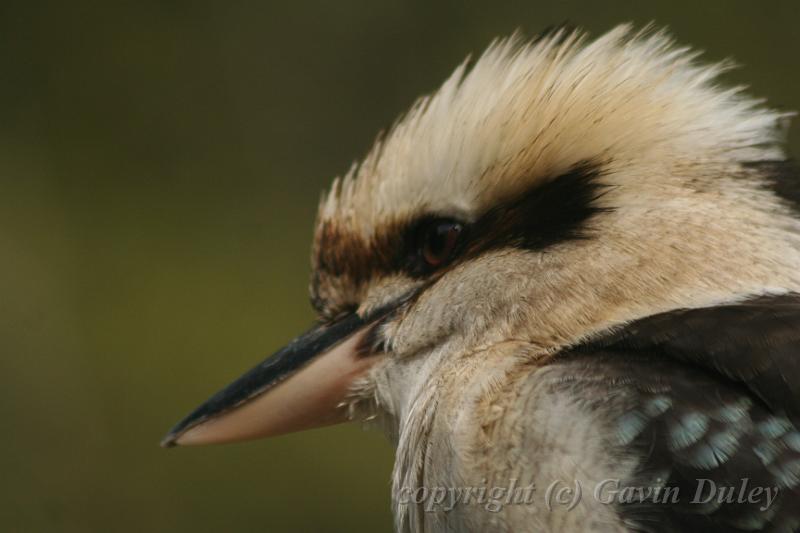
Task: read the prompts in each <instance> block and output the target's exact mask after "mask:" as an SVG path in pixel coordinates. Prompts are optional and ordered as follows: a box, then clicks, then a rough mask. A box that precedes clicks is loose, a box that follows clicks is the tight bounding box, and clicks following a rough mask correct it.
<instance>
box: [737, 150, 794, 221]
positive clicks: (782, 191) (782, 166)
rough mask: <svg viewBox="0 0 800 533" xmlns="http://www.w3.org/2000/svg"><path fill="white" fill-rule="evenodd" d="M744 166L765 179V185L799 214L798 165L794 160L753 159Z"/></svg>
mask: <svg viewBox="0 0 800 533" xmlns="http://www.w3.org/2000/svg"><path fill="white" fill-rule="evenodd" d="M744 167H745V169H747V170H750V171H755V172H756V173H757V175H759V176H760V177H761V178H763V179H764V180H766V184H767V186H769V188H770V189H771V190H772V191H774V192H775V194H777V195H778V196H779V197H780V198H781V199H782V200H783V201H784V202H786V203H787V204H788V205H789V206H790V207H792V209H793V210H794V212H795V214H796V215H800V166H798V164H797V162H796V161H794V160H791V159H788V160H775V161H754V162H752V163H747V164H745V165H744Z"/></svg>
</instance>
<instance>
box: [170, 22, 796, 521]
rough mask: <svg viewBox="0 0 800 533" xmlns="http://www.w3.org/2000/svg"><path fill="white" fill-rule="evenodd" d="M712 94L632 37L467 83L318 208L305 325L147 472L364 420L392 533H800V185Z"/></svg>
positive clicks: (732, 97)
mask: <svg viewBox="0 0 800 533" xmlns="http://www.w3.org/2000/svg"><path fill="white" fill-rule="evenodd" d="M725 69H726V65H725V64H722V65H720V64H717V65H704V64H700V63H698V62H697V54H696V53H695V52H693V51H691V50H689V49H688V48H680V47H676V46H675V45H674V44H673V43H672V41H671V40H670V38H669V37H667V36H666V35H665V34H664V33H663V32H654V31H650V30H645V31H642V32H639V33H636V32H634V31H633V30H631V28H629V27H627V26H621V27H618V28H616V29H614V30H612V31H610V32H609V33H607V34H605V35H603V36H601V37H599V38H597V39H595V40H591V41H590V40H587V39H586V37H585V36H584V35H583V34H582V33H581V32H579V31H567V30H557V31H554V32H550V33H548V34H546V35H545V36H543V37H540V38H538V39H536V40H534V41H532V42H527V43H525V42H521V41H520V40H519V39H518V38H514V37H512V38H510V39H505V40H500V41H497V42H496V43H494V44H493V45H491V46H490V47H489V49H488V50H487V51H486V52H485V53H484V54H483V55H482V56H480V58H479V59H477V60H476V61H474V62H473V63H472V64H470V63H465V64H462V65H461V66H460V67H458V68H457V69H456V70H455V72H454V73H453V75H452V76H451V77H450V78H449V79H448V80H447V81H446V82H445V83H444V84H443V85H442V86H441V88H440V89H439V90H438V91H437V92H435V93H434V94H433V95H431V96H428V97H425V98H422V99H421V100H419V101H418V102H417V103H416V104H415V105H414V106H413V107H412V108H411V109H410V111H408V112H407V113H406V114H405V115H404V116H403V117H402V118H401V119H400V120H399V121H398V122H397V123H396V124H395V125H394V126H393V127H392V128H391V129H390V130H389V132H388V133H387V134H386V135H384V136H382V137H381V138H380V139H379V140H378V141H377V142H376V144H375V146H374V148H373V149H372V151H371V152H370V153H369V155H368V156H367V157H366V158H365V159H364V161H363V162H361V163H360V164H357V165H354V166H353V167H352V168H351V169H350V170H349V172H347V174H346V175H344V176H343V177H341V178H338V179H336V180H335V181H334V182H333V186H332V188H331V189H330V191H329V192H328V193H327V195H325V196H324V197H323V199H322V201H321V203H320V208H319V214H318V220H317V223H316V229H315V234H314V244H313V252H312V256H313V259H312V264H313V273H312V277H311V302H312V304H313V306H314V308H315V309H316V311H317V313H318V317H319V321H318V323H317V324H316V325H315V326H314V327H313V328H312V329H311V330H309V331H308V332H306V333H304V334H303V335H301V336H299V337H298V338H297V339H295V340H293V341H292V342H291V343H289V344H288V346H286V347H285V348H283V349H282V350H280V351H279V352H277V353H276V354H275V355H273V356H272V357H270V358H268V359H266V360H265V361H264V362H262V363H261V364H259V365H258V366H256V367H255V368H253V369H252V370H250V371H249V372H247V373H246V374H245V375H244V376H243V377H241V378H240V379H239V380H237V381H235V382H234V383H232V384H231V385H229V386H228V387H227V388H225V389H223V390H222V391H220V392H219V393H217V394H216V395H215V396H213V397H212V398H211V399H210V400H208V401H207V402H206V403H205V404H203V405H202V406H200V407H199V408H198V409H197V410H196V411H194V412H193V413H192V414H190V415H189V416H188V417H187V418H185V419H184V420H183V421H182V422H180V423H179V424H178V425H177V426H176V427H175V428H174V429H173V430H172V432H170V434H169V435H168V436H167V437H166V439H165V441H164V443H165V445H173V444H179V445H189V444H205V443H217V442H229V441H236V440H242V439H249V438H255V437H263V436H271V435H276V434H280V433H285V432H289V431H295V430H301V429H305V428H309V427H313V426H318V425H322V424H328V423H334V422H339V421H345V420H355V421H371V422H372V423H375V424H377V425H379V426H381V427H382V428H383V429H384V430H385V431H386V433H387V434H388V435H389V438H390V439H392V441H393V443H394V444H395V445H396V461H395V465H394V472H393V479H392V493H393V502H392V506H393V511H394V515H395V527H396V529H397V531H400V532H406V531H409V532H410V531H413V532H423V531H425V532H443V531H453V532H455V531H477V532H482V531H510V532H516V531H531V532H550V531H563V532H568V533H572V532H583V531H675V532H688V531H704V532H713V531H754V530H757V531H760V530H764V531H797V530H798V529H800V431H798V430H799V429H800V218H799V217H798V213H797V211H796V210H797V208H798V205H800V204H798V201H799V200H800V194H799V193H800V181H798V178H797V174H796V173H794V171H792V170H791V169H792V167H791V165H790V164H789V163H788V162H787V159H786V156H785V154H784V151H783V148H782V146H781V144H782V141H783V137H784V134H785V130H786V125H787V122H788V116H789V114H787V113H783V112H777V111H774V110H771V109H768V108H766V107H764V106H763V105H762V103H761V102H760V101H758V100H754V99H751V98H750V97H748V96H746V95H744V94H743V93H742V91H741V90H740V89H739V88H734V89H729V88H723V87H720V86H719V84H718V75H719V74H720V73H721V72H722V71H724V70H725ZM523 487H524V488H525V490H524V491H520V490H519V489H520V488H523ZM498 489H500V491H499V492H498ZM506 489H507V490H506ZM512 489H513V491H512ZM512 492H513V494H512ZM492 498H494V501H493V502H492V500H491V499H492ZM523 499H524V501H522V500H523ZM489 503H494V505H488V504H489Z"/></svg>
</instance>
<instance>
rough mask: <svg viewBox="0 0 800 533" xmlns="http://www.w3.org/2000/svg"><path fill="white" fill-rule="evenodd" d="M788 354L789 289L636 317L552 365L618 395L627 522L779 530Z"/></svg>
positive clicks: (797, 315)
mask: <svg viewBox="0 0 800 533" xmlns="http://www.w3.org/2000/svg"><path fill="white" fill-rule="evenodd" d="M798 357H800V296H798V295H795V294H790V295H782V296H770V297H760V298H757V299H752V300H750V301H746V302H740V303H734V304H729V305H723V306H716V307H711V308H703V309H687V310H679V311H674V312H671V313H665V314H661V315H655V316H652V317H648V318H645V319H643V320H640V321H637V322H634V323H633V324H630V325H629V326H627V327H625V328H623V329H621V330H619V331H617V332H615V333H613V334H609V335H605V336H602V337H601V338H599V339H596V340H594V341H591V342H588V343H585V344H584V345H581V346H578V347H576V348H575V349H573V350H570V351H569V352H567V353H564V354H562V355H561V356H560V357H558V358H557V359H556V362H555V364H563V365H567V366H571V370H570V372H571V373H572V378H573V379H572V380H571V383H572V385H571V386H572V387H573V390H574V393H575V394H591V395H594V396H595V397H603V396H604V395H606V396H608V397H611V396H614V397H620V396H622V397H624V399H625V400H624V401H623V402H621V403H620V402H616V403H615V404H614V405H615V406H616V407H615V408H616V409H618V410H619V412H617V413H614V417H613V419H614V425H613V427H615V432H616V435H615V443H616V445H617V446H619V448H620V449H622V450H624V451H625V453H627V454H632V455H634V456H635V457H638V466H637V468H636V469H635V472H634V474H633V475H632V476H630V477H629V478H628V479H626V480H624V487H628V488H630V489H636V488H637V487H638V488H641V489H642V490H644V491H645V492H641V491H640V492H636V491H635V490H631V491H630V492H629V493H628V494H632V495H637V494H638V495H640V496H641V495H645V497H643V498H642V497H640V498H638V500H637V498H635V497H633V498H630V499H629V500H630V501H627V500H626V501H624V502H622V503H619V511H620V513H621V515H622V517H623V518H624V520H625V522H626V523H627V524H628V525H629V527H630V529H631V530H632V531H643V532H690V531H704V532H717V531H719V532H723V531H734V532H735V531H787V532H791V531H800V432H798V428H800V424H799V423H798V422H800V369H799V368H798V362H800V360H798ZM598 376H602V378H601V379H598ZM653 488H658V489H659V490H660V492H656V493H655V495H654V492H653ZM647 490H650V492H647ZM667 490H669V492H666V491H667ZM767 491H769V493H767Z"/></svg>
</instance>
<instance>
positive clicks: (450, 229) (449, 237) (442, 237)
mask: <svg viewBox="0 0 800 533" xmlns="http://www.w3.org/2000/svg"><path fill="white" fill-rule="evenodd" d="M463 230H464V226H463V225H462V224H461V223H460V222H456V221H454V220H433V221H431V222H429V223H428V224H425V225H424V227H423V228H422V235H421V237H422V238H421V240H420V243H419V255H420V257H421V258H422V260H423V261H424V262H425V266H426V267H427V268H428V269H435V268H439V267H441V266H444V265H445V264H446V263H447V262H448V261H449V260H450V259H452V258H453V256H454V255H455V251H456V248H457V247H458V244H459V241H460V239H461V235H462V233H463Z"/></svg>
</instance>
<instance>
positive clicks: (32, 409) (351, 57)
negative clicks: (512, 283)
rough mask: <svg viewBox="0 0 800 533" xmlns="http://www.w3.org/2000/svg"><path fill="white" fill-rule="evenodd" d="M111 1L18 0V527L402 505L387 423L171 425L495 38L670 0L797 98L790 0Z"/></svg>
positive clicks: (8, 226)
mask: <svg viewBox="0 0 800 533" xmlns="http://www.w3.org/2000/svg"><path fill="white" fill-rule="evenodd" d="M113 4H114V5H112V3H102V2H98V3H97V4H89V3H83V2H50V3H49V4H46V3H45V4H42V3H34V2H20V3H14V2H8V1H5V2H3V3H2V6H1V7H0V80H1V81H0V253H1V254H2V256H0V257H1V259H2V260H1V261H0V297H2V306H1V307H0V349H1V350H2V355H0V376H2V378H0V379H1V380H2V381H0V420H2V428H3V431H2V434H0V436H1V437H2V438H0V530H2V531H142V530H149V531H222V530H225V531H348V532H357V531H370V532H372V531H387V530H389V529H390V527H391V517H390V513H389V475H390V469H391V462H392V450H391V448H390V446H389V445H388V443H387V442H385V440H384V438H383V436H382V435H380V434H378V433H373V432H364V431H362V430H361V429H360V428H357V427H338V428H331V429H325V430H317V431H310V432H307V433H303V434H299V435H292V436H287V437H282V438H277V439H274V440H270V441H265V442H257V443H249V444H241V445H232V446H222V447H212V448H198V449H177V450H162V449H160V448H159V447H158V446H157V443H158V441H159V439H160V438H161V436H162V434H163V433H164V431H165V430H166V429H167V428H168V427H169V426H170V425H171V424H172V423H173V422H175V421H176V420H177V419H178V418H179V417H181V416H183V415H184V414H186V412H187V411H188V410H189V409H191V408H193V407H194V406H195V405H196V404H197V403H198V402H199V401H201V400H203V399H205V398H206V397H207V396H208V395H209V394H210V393H211V392H213V391H214V390H216V389H217V388H218V387H219V386H220V385H222V384H224V383H226V382H227V381H229V380H230V379H232V378H234V377H235V376H237V375H238V374H239V373H240V372H241V371H243V370H244V369H246V368H248V367H250V366H251V365H252V364H254V363H255V362H256V361H257V360H259V359H260V358H261V357H262V356H264V355H266V354H268V353H269V352H271V351H272V350H274V349H275V348H277V347H279V346H280V345H281V344H282V343H284V342H285V341H287V340H288V339H290V338H291V337H292V336H293V335H294V334H295V333H297V332H300V331H301V330H303V329H304V328H305V327H306V326H307V325H308V324H309V323H310V321H311V320H312V318H313V317H312V313H311V311H310V307H309V305H308V304H307V296H306V283H307V279H306V278H307V275H308V263H309V262H308V247H309V238H310V234H311V226H312V221H313V216H314V211H315V207H316V202H317V199H318V196H319V191H320V189H321V188H322V187H324V186H325V184H326V183H328V182H329V180H330V178H331V177H333V176H334V175H336V174H338V173H341V172H343V171H344V170H345V169H346V168H347V167H348V165H349V164H350V163H351V162H352V161H353V160H354V159H355V158H357V157H359V156H361V155H363V154H364V153H365V151H366V150H367V149H368V147H369V145H370V144H371V141H372V139H373V138H374V136H375V134H376V133H377V132H378V130H379V129H381V128H384V127H386V126H387V125H389V124H390V123H391V121H392V120H393V119H394V117H395V116H396V115H397V114H398V113H399V112H401V111H402V110H403V109H404V108H406V107H407V106H408V105H409V104H410V103H411V102H412V101H413V100H414V98H415V97H416V96H418V95H419V94H421V93H425V92H429V91H431V90H433V89H434V88H435V87H436V86H437V85H438V84H439V83H440V82H441V81H442V80H443V79H444V78H445V77H446V76H447V75H448V74H449V73H450V71H451V70H452V68H453V67H454V66H455V65H456V64H457V63H458V62H460V61H461V60H462V59H463V58H464V57H465V56H466V55H467V54H468V53H477V52H480V51H481V49H483V48H484V47H485V46H486V45H487V44H488V43H489V42H490V40H491V39H492V38H493V37H495V36H497V35H505V34H508V33H510V32H512V31H513V30H514V29H516V28H520V29H521V30H522V31H523V32H524V33H526V34H527V35H533V34H535V33H536V32H537V31H539V30H541V29H542V28H544V27H546V26H548V25H550V24H553V23H559V22H563V21H565V20H569V21H571V22H573V23H575V24H578V25H581V26H583V27H585V28H587V29H589V30H591V31H592V32H593V33H594V34H597V33H598V32H601V31H604V30H606V29H608V28H610V27H611V26H612V25H614V24H616V23H618V22H621V21H628V20H633V21H635V22H637V23H639V24H644V23H646V22H648V21H651V20H654V21H656V22H657V23H658V24H662V25H668V26H669V27H670V28H671V29H672V30H673V32H674V33H675V35H676V36H677V37H678V39H679V40H680V41H681V42H684V43H691V44H693V45H695V46H697V47H700V48H702V49H705V50H706V51H707V55H706V56H705V57H706V58H710V59H714V60H716V59H721V58H723V57H727V56H732V57H733V58H735V59H736V60H737V61H738V62H739V63H740V64H742V65H744V66H743V68H741V69H739V70H737V71H736V72H734V73H732V74H730V75H728V78H729V79H730V80H731V81H732V82H734V83H747V84H749V85H750V86H751V87H752V92H753V93H755V94H757V95H759V96H764V97H766V98H768V99H769V100H770V102H771V103H772V104H774V105H776V106H778V107H781V108H784V109H800V91H799V90H798V88H800V54H799V53H798V52H800V47H799V46H798V44H797V43H798V39H797V28H798V24H799V23H800V13H798V9H799V8H798V3H797V2H793V1H785V2H756V1H747V2H730V1H724V0H717V1H703V2H700V1H697V0H695V1H692V2H677V1H673V2H660V3H652V2H636V1H628V2H596V1H591V0H586V1H552V2H547V3H545V2H536V1H518V2H505V3H494V2H491V3H490V2H483V3H478V2H475V3H469V4H466V3H461V2H442V3H436V4H433V3H424V2H412V3H405V2H375V1H368V0H364V1H350V2H317V3H307V2H296V3H291V4H290V3H288V2H287V3H283V4H280V5H279V4H272V3H267V2H261V3H256V2H226V3H223V2H198V1H194V2H153V1H140V2H131V3H113ZM792 131H793V135H791V136H790V139H791V144H792V145H793V146H794V150H793V151H794V153H797V152H798V151H797V146H798V142H799V140H800V136H798V135H797V133H798V131H797V126H796V125H795V126H794V127H793V130H792Z"/></svg>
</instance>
